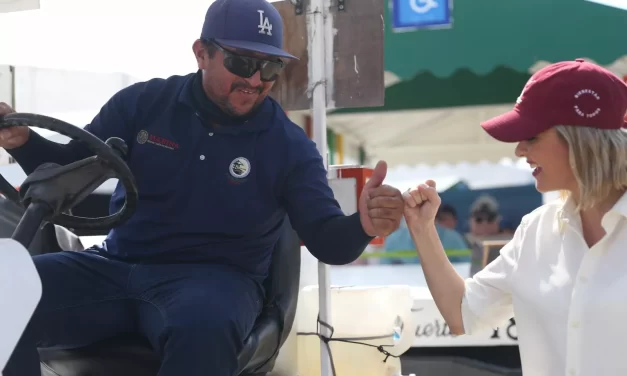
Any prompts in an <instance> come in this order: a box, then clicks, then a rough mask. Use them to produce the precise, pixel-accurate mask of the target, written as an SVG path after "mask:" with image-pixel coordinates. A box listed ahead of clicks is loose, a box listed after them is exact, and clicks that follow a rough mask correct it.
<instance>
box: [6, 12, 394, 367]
mask: <svg viewBox="0 0 627 376" xmlns="http://www.w3.org/2000/svg"><path fill="white" fill-rule="evenodd" d="M282 29H283V26H282V20H281V17H280V15H279V13H278V12H277V10H276V9H275V8H274V7H273V6H272V4H270V3H268V2H266V1H265V0H216V1H215V2H214V3H213V4H212V5H211V6H210V8H209V10H208V12H207V15H206V19H205V23H204V26H203V29H202V33H201V37H200V38H199V39H198V40H196V41H195V42H194V44H193V51H194V56H195V57H196V61H197V62H198V72H196V73H193V74H190V75H187V76H173V77H170V78H168V79H153V80H150V81H147V82H142V83H137V84H134V85H131V86H130V87H127V88H125V89H123V90H121V91H119V92H118V93H116V94H115V95H114V96H113V97H112V98H111V99H110V100H109V101H108V102H107V103H106V104H105V105H104V107H103V108H102V109H101V111H100V113H99V114H98V115H97V116H96V117H95V118H94V119H93V121H92V122H91V123H90V124H89V125H87V127H86V129H87V130H89V131H90V132H91V133H93V134H95V135H96V136H98V137H99V138H100V139H102V140H106V139H107V138H109V137H114V136H115V137H120V138H123V139H124V140H125V141H126V143H127V144H128V146H129V156H128V164H129V166H130V168H131V170H132V171H133V173H134V174H135V177H136V179H137V183H138V189H139V195H140V196H139V203H138V205H137V211H136V213H135V215H134V216H133V217H132V218H131V219H130V220H129V221H128V222H127V223H126V224H124V225H122V226H120V227H118V228H115V229H113V230H111V231H110V232H109V234H108V236H107V238H106V240H105V241H104V243H103V244H102V246H100V247H96V248H94V249H91V250H87V251H84V252H61V253H56V254H45V255H41V256H36V257H34V261H35V265H36V267H37V270H38V271H39V273H40V275H41V279H42V284H43V296H42V300H41V302H40V304H39V306H38V308H37V310H36V312H35V314H34V316H33V318H32V320H31V322H30V324H29V326H28V328H27V330H26V331H25V333H24V335H23V336H22V338H21V340H20V343H19V344H18V346H17V347H16V349H15V351H14V353H13V354H12V357H11V359H10V360H9V363H8V365H7V366H6V368H5V370H4V375H5V376H17V375H19V376H35V375H39V374H40V368H39V367H40V366H39V362H38V353H37V351H36V347H37V346H39V347H49V346H84V345H87V344H90V343H93V342H96V341H99V340H102V339H105V338H107V337H111V336H115V335H118V334H122V333H128V332H134V333H139V334H141V335H143V336H145V337H146V338H147V339H148V340H149V341H150V342H151V344H152V346H153V347H154V348H155V350H157V351H158V352H159V354H160V355H161V357H162V359H163V361H162V366H161V369H160V372H159V375H160V376H179V375H185V376H194V375H198V376H201V375H202V376H206V375H212V376H233V375H234V373H235V372H236V367H237V355H238V353H239V351H240V349H241V348H242V346H243V342H244V340H245V338H246V337H247V335H248V333H249V332H250V330H251V329H252V326H253V323H254V322H255V320H256V318H257V316H258V314H259V312H260V311H261V309H262V301H263V294H264V291H263V288H262V282H263V280H264V278H265V277H266V276H267V274H268V269H269V264H270V258H271V252H272V248H273V245H274V244H275V243H276V241H277V239H278V237H279V231H278V230H279V228H280V224H281V223H282V221H283V218H284V217H285V214H286V213H287V214H288V215H289V218H290V221H291V223H292V225H293V227H294V228H295V229H296V231H297V232H298V234H299V236H300V237H301V239H303V241H304V243H305V245H306V246H307V247H308V249H309V250H310V251H311V252H312V254H314V255H315V256H316V257H317V258H318V259H320V260H322V261H323V262H326V263H328V264H347V263H350V262H352V261H353V260H355V259H356V258H357V257H358V256H359V255H360V254H361V253H362V252H363V250H364V249H365V247H366V246H367V244H368V243H369V242H370V240H371V239H372V238H373V237H374V236H378V235H379V236H385V235H387V234H389V233H391V232H392V231H394V230H395V229H396V228H397V227H398V225H399V221H400V219H401V216H402V211H403V200H402V195H401V193H400V192H399V191H398V190H397V189H394V188H392V187H389V186H385V185H383V184H382V183H383V179H384V177H385V174H386V165H385V163H383V162H380V163H379V164H378V165H377V167H376V168H375V171H374V173H373V176H372V178H371V179H370V181H369V182H368V184H367V186H366V187H365V188H364V192H363V194H362V195H361V198H360V202H359V212H358V213H356V214H355V215H350V216H345V215H344V214H343V212H342V211H341V210H340V207H339V205H338V203H337V201H336V200H335V198H334V196H333V193H332V191H331V189H330V188H329V185H328V182H327V177H326V171H325V168H324V164H323V161H322V158H321V156H320V154H319V152H318V151H317V149H316V147H315V144H314V143H313V142H312V141H311V140H309V139H308V138H307V136H306V135H305V133H304V132H303V130H302V129H301V128H299V127H298V126H297V125H295V124H293V123H292V122H291V121H290V120H289V119H288V118H287V116H286V115H285V112H284V111H283V110H282V109H281V107H280V106H279V105H278V104H277V103H276V102H275V101H274V100H272V99H271V98H270V97H268V96H267V95H268V92H269V91H270V89H271V87H272V85H273V82H274V81H275V79H276V78H277V76H278V75H279V73H280V72H281V69H282V68H283V66H284V65H285V62H286V61H287V60H288V59H293V58H294V57H293V56H292V55H290V54H289V53H287V52H285V51H283V49H282V40H283V30H282ZM153 53H156V54H160V53H164V51H153ZM9 112H12V110H11V109H10V108H9V107H8V106H7V105H6V104H1V105H0V116H1V115H5V114H7V113H9ZM0 146H1V147H4V148H5V149H7V150H8V151H9V153H10V154H11V155H12V156H13V157H14V158H15V159H16V160H17V161H18V163H19V164H20V165H21V166H22V167H23V168H24V170H25V171H26V173H30V172H32V171H33V170H34V169H35V168H36V167H37V166H39V165H40V164H42V163H44V162H55V163H58V164H62V165H64V164H67V163H70V162H72V161H76V160H79V159H82V158H85V157H87V156H89V155H91V154H92V153H90V152H89V151H88V150H86V149H85V148H84V147H83V146H82V145H81V144H80V143H78V142H70V143H69V144H67V145H60V144H56V143H53V142H50V141H48V140H46V139H44V138H42V137H41V136H39V135H38V134H37V133H36V132H32V131H30V130H29V128H27V127H14V128H11V129H7V130H3V131H2V132H0ZM123 202H124V190H123V188H122V187H121V186H118V187H117V189H116V190H115V192H114V193H113V196H112V198H111V204H110V209H111V211H112V212H115V211H117V210H118V209H119V208H120V207H121V205H122V204H123Z"/></svg>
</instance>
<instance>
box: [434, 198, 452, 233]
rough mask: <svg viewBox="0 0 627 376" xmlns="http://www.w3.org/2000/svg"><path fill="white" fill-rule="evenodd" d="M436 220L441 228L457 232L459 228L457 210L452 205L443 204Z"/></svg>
mask: <svg viewBox="0 0 627 376" xmlns="http://www.w3.org/2000/svg"><path fill="white" fill-rule="evenodd" d="M435 220H436V222H437V223H438V224H439V225H440V226H442V227H445V228H448V229H451V230H455V229H456V228H457V210H455V208H454V207H453V206H452V205H450V204H446V203H443V204H442V206H440V209H439V210H438V214H437V215H436V217H435Z"/></svg>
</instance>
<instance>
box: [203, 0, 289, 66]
mask: <svg viewBox="0 0 627 376" xmlns="http://www.w3.org/2000/svg"><path fill="white" fill-rule="evenodd" d="M200 38H201V39H203V40H215V41H216V43H218V44H219V45H221V46H226V47H232V48H237V49H242V50H247V51H253V52H259V53H262V54H267V55H272V56H277V57H283V58H288V59H297V58H296V56H292V55H291V54H289V53H287V52H286V51H283V19H281V15H280V14H279V11H278V10H277V9H276V8H275V7H274V6H273V5H272V4H271V3H269V2H268V1H266V0H216V1H214V2H213V4H211V6H209V10H207V15H206V16H205V23H204V25H203V27H202V33H201V35H200Z"/></svg>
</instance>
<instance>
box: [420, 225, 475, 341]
mask: <svg viewBox="0 0 627 376" xmlns="http://www.w3.org/2000/svg"><path fill="white" fill-rule="evenodd" d="M408 227H409V231H410V234H411V237H412V239H413V240H414V243H415V244H416V249H418V253H419V255H420V263H421V264H422V270H423V273H424V275H425V278H426V280H427V285H428V287H429V290H430V291H431V295H432V296H433V299H434V300H435V304H436V305H437V307H438V309H439V310H440V313H441V314H442V316H443V317H444V320H446V323H447V324H448V326H449V328H450V329H451V333H453V334H455V335H461V334H464V324H463V321H462V298H463V296H464V290H465V287H464V279H463V278H462V277H461V276H460V275H459V274H458V273H457V271H456V270H455V268H454V267H453V265H452V264H451V262H450V261H449V259H448V257H447V256H446V252H444V248H443V247H442V243H441V242H440V237H439V236H438V232H437V230H436V228H435V225H428V226H420V227H419V226H411V225H409V226H408Z"/></svg>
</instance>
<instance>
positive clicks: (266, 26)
mask: <svg viewBox="0 0 627 376" xmlns="http://www.w3.org/2000/svg"><path fill="white" fill-rule="evenodd" d="M257 12H259V25H257V28H258V29H259V34H265V35H269V36H272V24H271V23H270V20H269V19H268V17H266V16H264V15H263V14H264V12H263V10H261V9H259V10H257Z"/></svg>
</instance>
